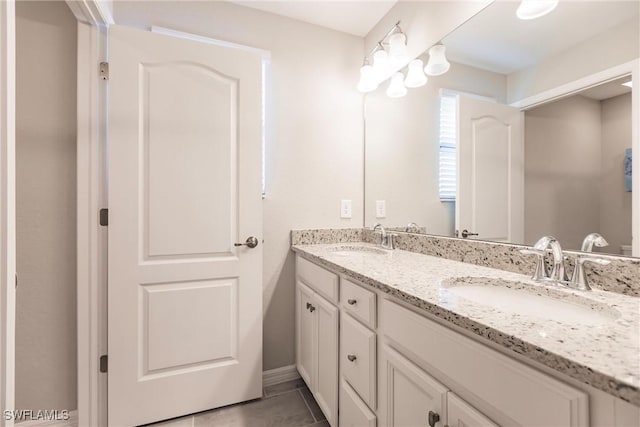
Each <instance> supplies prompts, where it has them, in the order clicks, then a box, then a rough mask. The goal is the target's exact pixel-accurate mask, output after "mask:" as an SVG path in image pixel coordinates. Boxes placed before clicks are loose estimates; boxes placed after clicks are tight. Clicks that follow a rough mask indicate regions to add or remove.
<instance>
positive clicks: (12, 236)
mask: <svg viewBox="0 0 640 427" xmlns="http://www.w3.org/2000/svg"><path fill="white" fill-rule="evenodd" d="M15 42H16V37H15V2H14V0H5V1H1V2H0V93H1V94H2V95H1V96H0V235H2V236H4V237H3V238H2V239H1V241H0V411H1V412H0V426H12V425H13V424H14V423H13V420H6V419H5V411H12V410H14V409H15V405H14V404H15V351H14V350H15V306H16V295H15V284H16V280H17V278H16V231H15V229H16V228H15V221H16V218H15V207H16V203H15V164H16V159H15V110H16V103H15V88H16V85H15V66H16V55H15Z"/></svg>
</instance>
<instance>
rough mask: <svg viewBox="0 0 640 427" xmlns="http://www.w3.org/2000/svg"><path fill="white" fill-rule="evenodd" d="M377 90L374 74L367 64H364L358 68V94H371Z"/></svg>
mask: <svg viewBox="0 0 640 427" xmlns="http://www.w3.org/2000/svg"><path fill="white" fill-rule="evenodd" d="M377 88H378V83H377V82H376V72H375V70H374V69H373V67H372V66H371V65H369V64H364V65H363V66H362V67H361V68H360V81H359V82H358V91H359V92H364V93H366V92H372V91H374V90H376V89H377Z"/></svg>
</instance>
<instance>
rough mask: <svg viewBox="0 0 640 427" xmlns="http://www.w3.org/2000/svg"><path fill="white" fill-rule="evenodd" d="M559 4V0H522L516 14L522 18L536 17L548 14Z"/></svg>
mask: <svg viewBox="0 0 640 427" xmlns="http://www.w3.org/2000/svg"><path fill="white" fill-rule="evenodd" d="M556 6H558V0H522V3H520V6H518V10H517V11H516V16H517V17H518V18H520V19H525V20H528V19H536V18H540V17H541V16H544V15H546V14H547V13H549V12H551V11H552V10H553V9H555V8H556Z"/></svg>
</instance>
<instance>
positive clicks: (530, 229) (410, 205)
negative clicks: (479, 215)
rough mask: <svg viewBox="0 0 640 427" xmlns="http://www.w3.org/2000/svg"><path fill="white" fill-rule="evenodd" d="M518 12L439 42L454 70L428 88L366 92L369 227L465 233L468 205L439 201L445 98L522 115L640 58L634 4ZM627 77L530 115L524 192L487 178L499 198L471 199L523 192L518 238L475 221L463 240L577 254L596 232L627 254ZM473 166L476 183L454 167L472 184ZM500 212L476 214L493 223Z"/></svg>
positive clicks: (495, 15) (476, 21) (487, 17)
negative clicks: (537, 244) (542, 241)
mask: <svg viewBox="0 0 640 427" xmlns="http://www.w3.org/2000/svg"><path fill="white" fill-rule="evenodd" d="M516 8H517V2H496V3H493V4H491V5H490V6H489V7H487V8H486V9H484V10H483V11H482V12H480V13H479V14H478V15H476V16H475V17H473V18H472V19H471V20H469V21H468V22H467V23H465V24H464V25H463V26H461V27H459V28H458V29H456V30H455V31H454V32H452V33H451V34H450V35H448V36H447V37H445V38H444V39H443V40H442V42H443V43H444V44H445V46H447V53H448V57H449V61H450V62H451V69H450V70H449V72H448V73H447V74H444V75H442V76H437V77H429V81H428V82H427V84H426V86H423V87H420V88H416V89H409V91H408V94H407V95H406V96H405V97H403V98H396V99H390V98H388V97H386V96H385V94H384V89H385V88H384V87H382V86H383V85H381V88H379V89H378V90H377V91H376V92H373V93H369V94H367V96H366V100H365V104H366V109H365V117H366V124H365V127H366V137H365V138H366V140H365V147H366V152H365V226H367V227H371V226H373V225H374V224H375V223H377V222H380V223H382V224H383V225H384V226H385V227H389V228H397V229H400V230H403V229H404V228H405V227H406V226H407V225H408V224H409V223H412V222H414V223H417V225H418V226H419V227H420V230H422V231H424V232H426V233H428V234H435V235H444V236H455V233H456V230H457V229H458V230H459V231H462V229H463V227H461V225H462V223H461V222H460V212H459V211H460V206H461V205H466V204H465V203H459V202H460V200H463V199H461V198H458V201H444V200H442V199H441V198H440V195H439V184H440V179H439V168H440V164H439V163H440V162H439V151H440V147H439V146H440V141H439V140H440V123H439V121H440V102H441V94H442V93H443V91H446V92H448V93H451V92H454V93H456V92H457V93H459V94H460V93H462V94H464V95H461V96H467V97H468V95H473V97H474V98H481V99H483V100H484V101H485V102H487V101H488V102H487V103H494V104H495V103H497V104H512V105H513V106H517V107H521V106H522V105H523V100H525V99H526V100H530V99H533V98H535V97H536V96H537V95H539V94H541V93H543V92H545V91H547V90H550V89H554V88H557V87H559V86H563V85H567V84H570V83H571V81H573V80H579V79H584V78H586V77H587V76H590V75H593V74H597V73H598V72H601V71H603V70H608V69H612V68H614V67H616V66H618V65H620V64H624V63H628V62H629V61H633V60H636V59H637V58H638V57H640V47H639V44H640V42H639V41H638V39H639V31H638V21H639V15H638V12H639V10H640V3H638V2H611V1H606V2H605V1H600V2H561V3H560V4H559V5H558V8H557V10H556V11H554V12H552V13H551V14H550V15H548V16H546V17H543V18H540V19H537V20H532V21H526V22H525V21H519V20H518V19H517V18H516V17H515V10H516ZM594 22H595V24H594ZM604 46H606V47H607V48H606V49H604V48H603V47H604ZM601 47H602V49H600V48H601ZM605 52H606V53H607V55H604V53H605ZM627 73H628V72H627ZM622 74H623V73H622ZM622 74H620V75H619V76H618V77H621V76H622ZM623 77H624V79H623V80H622V81H611V82H608V84H603V85H601V87H600V88H595V87H594V88H592V89H590V90H589V91H586V92H584V93H581V94H577V93H574V94H572V96H571V97H566V98H563V99H559V100H557V101H556V102H553V103H546V104H544V105H542V104H543V103H540V104H541V105H539V106H536V108H526V111H524V110H525V109H523V113H522V117H523V118H524V132H522V135H523V136H524V141H523V142H522V144H523V146H522V149H523V155H521V158H520V164H519V166H520V168H521V169H522V172H521V174H522V181H523V182H521V183H519V184H518V180H517V179H516V180H515V181H513V182H515V184H505V185H502V184H501V185H495V183H499V181H495V177H490V178H491V179H488V180H487V179H484V182H485V187H486V183H487V182H488V183H491V182H493V184H491V185H493V187H490V188H494V190H493V191H489V192H487V191H486V190H482V192H480V193H478V192H477V191H476V193H474V194H473V200H474V202H479V201H480V200H495V198H496V195H495V194H494V193H495V192H500V191H502V192H503V193H504V195H505V196H504V197H507V200H508V201H509V203H511V202H512V201H513V194H517V193H513V192H512V193H509V194H507V192H506V191H507V190H505V189H508V190H509V191H512V190H514V188H512V187H513V186H514V185H515V186H516V189H517V188H520V189H521V190H520V196H521V197H520V198H521V201H520V202H518V203H519V204H518V203H516V205H517V206H515V208H514V207H513V206H512V207H511V208H510V209H512V211H513V212H516V214H517V215H516V216H515V217H517V218H519V221H520V224H521V226H520V230H516V231H517V232H513V230H511V232H510V233H507V232H506V231H504V230H507V229H508V228H514V226H513V223H514V221H513V220H512V219H503V220H499V221H497V222H498V223H500V222H502V223H503V228H504V230H503V231H504V233H502V232H500V230H499V227H498V229H496V230H497V231H496V230H492V231H491V233H488V234H487V232H486V230H487V227H484V226H483V228H484V230H485V232H483V230H474V229H472V228H473V226H472V225H471V223H470V224H469V225H465V227H466V228H467V229H468V231H470V232H478V233H479V236H477V238H478V239H480V240H497V241H509V242H511V243H524V244H532V243H533V242H534V241H535V240H536V239H537V238H539V237H541V236H542V235H548V234H553V235H555V236H556V237H558V239H559V240H560V242H561V243H562V244H563V247H564V248H567V249H573V250H579V249H580V247H581V243H582V239H583V238H584V237H585V236H586V235H587V234H589V233H592V232H599V233H601V234H602V235H603V236H605V238H607V240H609V243H610V245H609V246H608V247H606V248H597V249H594V250H599V251H601V252H607V253H615V254H621V253H622V248H621V247H622V246H623V245H628V244H630V243H631V217H632V214H637V213H633V212H632V209H631V205H632V203H631V194H632V193H629V192H626V191H625V188H624V186H625V175H624V167H625V166H624V165H625V153H626V149H627V148H630V147H631V145H632V139H631V126H632V125H631V123H632V114H631V97H632V95H631V93H630V89H629V88H628V87H625V86H622V85H621V84H620V83H622V82H627V81H630V80H631V77H630V75H629V76H623ZM599 92H600V93H599ZM525 104H526V103H525ZM530 104H531V103H530ZM569 107H571V108H569ZM492 114H493V113H491V114H489V113H487V114H486V115H487V116H491V115H492ZM570 118H575V119H576V120H577V121H576V120H571V121H570V120H569V119H570ZM458 119H459V118H458ZM496 123H497V122H496ZM460 125H461V124H458V126H457V128H456V130H457V131H458V133H459V134H460V129H459V126H460ZM476 130H477V129H472V132H471V133H474V132H475V133H478V132H476ZM475 133H474V135H475ZM460 143H461V142H460V141H458V144H459V145H460ZM474 143H476V142H474ZM476 148H477V147H476ZM512 148H513V147H508V149H509V150H511V149H512ZM489 151H491V150H489ZM474 153H476V154H477V152H474ZM500 155H501V154H500V150H493V151H491V153H490V156H489V157H491V156H494V157H495V156H498V157H499V156H500ZM476 157H478V156H476ZM480 157H481V156H480ZM463 164H464V162H463ZM513 165H517V161H514V162H513V163H512V164H511V166H509V165H508V166H507V167H505V168H503V169H504V170H509V171H511V170H512V166H513ZM458 166H460V165H458ZM483 167H484V169H485V170H489V171H490V170H492V167H491V166H487V165H486V164H485V165H484V166H483ZM474 168H475V169H474V170H473V174H471V172H470V171H469V169H470V167H469V166H467V167H466V168H460V167H459V168H458V169H459V170H458V173H459V174H460V173H463V174H464V173H466V174H467V175H470V176H472V177H475V178H473V186H477V185H478V181H479V179H478V178H477V177H478V174H477V173H478V171H477V169H478V168H477V167H474ZM460 169H463V170H460ZM493 169H495V171H496V172H495V174H499V173H502V172H497V171H499V170H500V168H493ZM458 178H460V176H459V177H458ZM492 180H494V181H492ZM505 180H506V178H505ZM458 185H460V183H458ZM498 187H504V189H502V190H500V189H499V188H498ZM474 191H475V190H474ZM517 198H518V197H516V199H517ZM381 200H384V201H385V204H386V213H385V215H384V217H381V215H378V214H377V212H376V202H377V201H381ZM505 203H506V202H505ZM498 204H499V203H498ZM495 205H496V203H495V202H491V204H490V206H488V207H487V206H476V208H478V209H480V210H483V209H484V211H485V212H488V213H489V215H490V214H491V212H492V211H493V210H494V209H495ZM456 209H458V212H457V216H458V222H459V224H456ZM518 209H519V210H520V211H519V212H520V213H518ZM494 217H495V218H499V215H497V214H496V215H494ZM515 217H514V218H515ZM504 218H506V217H504ZM515 222H516V223H517V222H518V220H516V221H515ZM473 224H476V225H477V224H478V222H477V221H476V222H475V223H473ZM516 228H517V227H516ZM503 234H504V236H506V235H507V234H509V236H508V238H507V237H504V236H503ZM625 249H627V248H626V247H625Z"/></svg>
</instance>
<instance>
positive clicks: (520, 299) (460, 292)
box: [443, 277, 620, 325]
mask: <svg viewBox="0 0 640 427" xmlns="http://www.w3.org/2000/svg"><path fill="white" fill-rule="evenodd" d="M443 288H444V289H446V292H448V293H449V294H451V295H455V296H457V297H459V298H462V299H465V300H468V301H473V302H474V303H476V304H481V305H483V306H486V307H491V308H493V309H496V310H499V311H503V312H506V313H511V314H518V315H523V316H533V317H537V318H542V319H547V320H553V321H557V322H562V323H574V324H575V323H577V324H581V325H598V324H604V323H609V322H612V321H614V320H616V319H617V318H618V317H620V312H619V311H618V310H616V309H615V308H613V307H610V306H608V305H607V304H603V303H600V302H597V301H593V300H591V299H588V298H584V297H581V296H579V295H575V294H573V293H567V292H562V291H560V290H555V289H553V288H549V287H543V286H536V285H531V284H527V283H523V282H516V281H511V280H502V279H494V278H487V277H462V278H456V279H450V280H448V281H445V283H443Z"/></svg>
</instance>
